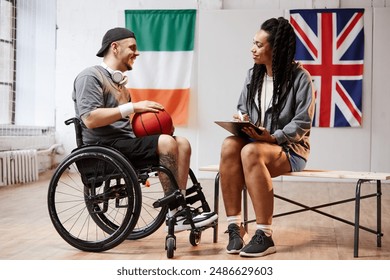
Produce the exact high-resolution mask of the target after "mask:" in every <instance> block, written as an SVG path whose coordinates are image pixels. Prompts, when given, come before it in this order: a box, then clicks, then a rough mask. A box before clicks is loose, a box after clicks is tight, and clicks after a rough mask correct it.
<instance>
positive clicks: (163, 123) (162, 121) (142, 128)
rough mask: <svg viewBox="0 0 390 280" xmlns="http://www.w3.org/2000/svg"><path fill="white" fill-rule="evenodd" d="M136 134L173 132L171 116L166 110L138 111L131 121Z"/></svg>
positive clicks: (139, 135)
mask: <svg viewBox="0 0 390 280" xmlns="http://www.w3.org/2000/svg"><path fill="white" fill-rule="evenodd" d="M131 125H132V127H133V131H134V134H135V136H137V137H143V136H147V135H155V134H169V135H172V133H173V123H172V118H171V116H170V115H169V114H168V113H167V112H166V111H165V110H162V111H159V112H157V113H155V112H144V113H136V114H134V117H133V119H132V121H131Z"/></svg>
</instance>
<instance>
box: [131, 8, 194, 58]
mask: <svg viewBox="0 0 390 280" xmlns="http://www.w3.org/2000/svg"><path fill="white" fill-rule="evenodd" d="M195 19H196V10H125V22H126V28H128V29H130V30H131V31H133V32H134V33H135V37H136V38H137V47H138V49H139V50H140V51H192V50H194V37H195Z"/></svg>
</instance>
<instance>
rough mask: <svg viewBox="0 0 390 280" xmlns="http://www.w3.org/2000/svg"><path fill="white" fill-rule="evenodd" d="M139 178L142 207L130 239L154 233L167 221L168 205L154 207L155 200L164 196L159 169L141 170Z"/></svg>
mask: <svg viewBox="0 0 390 280" xmlns="http://www.w3.org/2000/svg"><path fill="white" fill-rule="evenodd" d="M138 178H139V181H140V186H141V192H142V207H141V213H140V216H139V218H138V221H137V224H136V225H135V227H134V229H133V231H132V232H131V233H130V235H129V236H128V238H127V239H129V240H135V239H141V238H144V237H147V236H149V235H151V234H152V233H154V232H155V231H156V230H158V229H159V228H160V227H161V225H162V224H163V223H164V222H165V220H166V214H167V212H168V206H167V205H164V206H162V207H159V208H154V207H153V203H154V202H155V201H157V200H158V199H160V198H162V197H164V192H163V187H162V185H161V182H160V180H159V177H158V171H156V170H154V168H151V169H150V170H141V171H140V174H139V175H138Z"/></svg>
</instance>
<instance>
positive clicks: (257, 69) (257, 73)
mask: <svg viewBox="0 0 390 280" xmlns="http://www.w3.org/2000/svg"><path fill="white" fill-rule="evenodd" d="M265 72H266V68H265V65H262V64H255V65H254V66H253V74H252V78H251V82H250V84H249V93H248V98H247V100H246V105H247V108H248V110H249V111H250V108H252V106H253V104H254V103H255V97H256V93H258V95H257V97H258V104H259V108H257V107H256V106H254V107H255V108H256V109H257V110H258V116H261V107H262V106H261V88H262V86H263V82H264V73H265ZM253 121H254V123H255V124H256V125H260V117H259V119H257V120H253Z"/></svg>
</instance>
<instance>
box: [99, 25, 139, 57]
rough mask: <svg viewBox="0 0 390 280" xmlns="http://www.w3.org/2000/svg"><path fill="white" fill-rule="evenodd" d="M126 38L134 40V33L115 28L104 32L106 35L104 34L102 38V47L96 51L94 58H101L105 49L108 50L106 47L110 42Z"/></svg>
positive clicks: (125, 29)
mask: <svg viewBox="0 0 390 280" xmlns="http://www.w3.org/2000/svg"><path fill="white" fill-rule="evenodd" d="M126 38H134V39H135V35H134V33H133V32H132V31H130V30H129V29H127V28H123V27H115V28H112V29H110V30H108V31H107V32H106V34H104V37H103V40H102V47H101V48H100V50H99V51H98V53H97V54H96V56H99V57H103V56H104V52H105V51H106V49H107V48H108V46H109V45H110V44H111V43H112V42H115V41H119V40H122V39H126Z"/></svg>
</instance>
